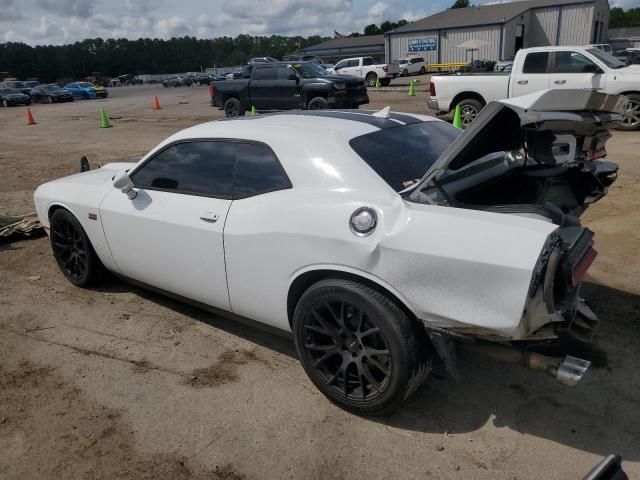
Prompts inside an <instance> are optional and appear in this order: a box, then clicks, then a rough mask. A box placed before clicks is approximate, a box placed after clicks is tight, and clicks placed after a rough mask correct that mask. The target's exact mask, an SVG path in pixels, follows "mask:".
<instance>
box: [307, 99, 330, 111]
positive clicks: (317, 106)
mask: <svg viewBox="0 0 640 480" xmlns="http://www.w3.org/2000/svg"><path fill="white" fill-rule="evenodd" d="M326 108H329V102H327V99H326V98H322V97H313V98H312V99H311V100H309V103H307V110H324V109H326Z"/></svg>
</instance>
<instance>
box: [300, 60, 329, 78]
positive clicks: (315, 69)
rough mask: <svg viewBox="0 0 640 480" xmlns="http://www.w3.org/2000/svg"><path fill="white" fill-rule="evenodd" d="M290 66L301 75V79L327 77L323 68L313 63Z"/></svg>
mask: <svg viewBox="0 0 640 480" xmlns="http://www.w3.org/2000/svg"><path fill="white" fill-rule="evenodd" d="M292 66H293V68H295V69H296V70H297V71H298V72H299V73H300V75H302V78H315V77H324V76H326V75H329V74H328V73H327V71H326V70H325V69H324V68H323V67H321V66H320V65H318V64H317V63H314V62H308V63H294V64H293V65H292Z"/></svg>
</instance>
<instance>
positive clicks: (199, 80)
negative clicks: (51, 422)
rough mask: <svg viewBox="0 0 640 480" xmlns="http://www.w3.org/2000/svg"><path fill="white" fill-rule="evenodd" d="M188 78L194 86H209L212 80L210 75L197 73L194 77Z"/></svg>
mask: <svg viewBox="0 0 640 480" xmlns="http://www.w3.org/2000/svg"><path fill="white" fill-rule="evenodd" d="M189 78H190V79H191V81H192V82H193V84H194V85H198V86H200V85H209V84H210V83H211V80H213V78H212V77H211V75H207V74H206V73H197V74H195V75H190V76H189Z"/></svg>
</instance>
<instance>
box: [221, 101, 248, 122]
mask: <svg viewBox="0 0 640 480" xmlns="http://www.w3.org/2000/svg"><path fill="white" fill-rule="evenodd" d="M224 114H225V116H226V117H227V118H236V117H241V116H243V115H244V109H243V108H242V104H241V103H240V100H238V99H237V98H233V97H232V98H228V99H227V101H226V102H224Z"/></svg>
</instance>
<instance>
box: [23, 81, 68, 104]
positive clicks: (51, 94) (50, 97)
mask: <svg viewBox="0 0 640 480" xmlns="http://www.w3.org/2000/svg"><path fill="white" fill-rule="evenodd" d="M31 99H32V100H33V101H34V102H36V103H58V102H73V95H72V94H71V93H70V92H69V91H67V90H65V89H64V88H60V87H59V86H58V85H56V84H55V83H54V84H51V85H38V86H37V87H35V88H33V89H32V90H31Z"/></svg>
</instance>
